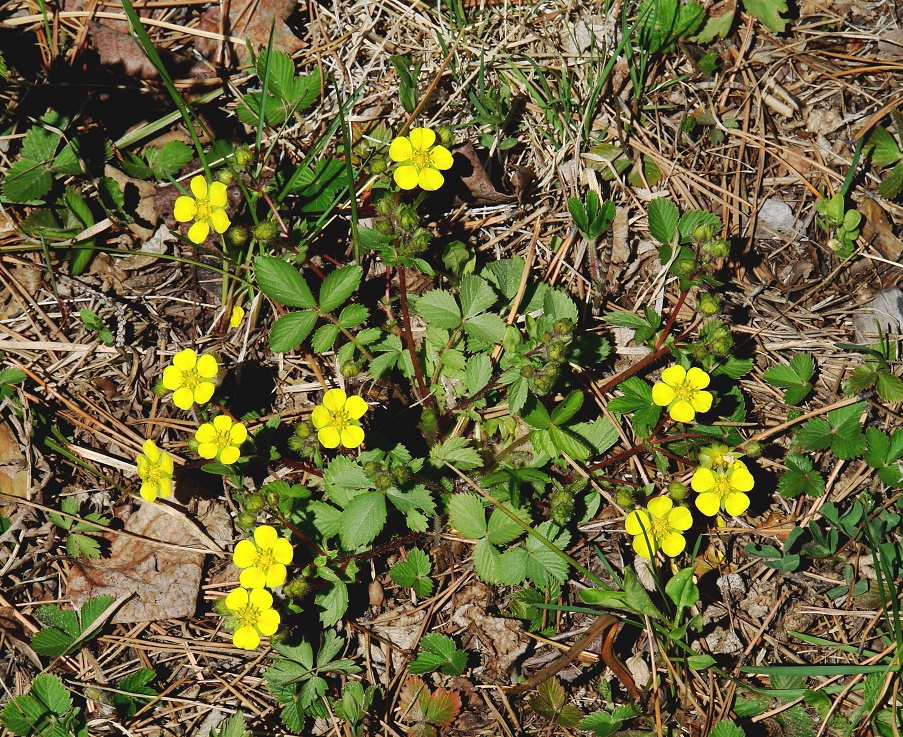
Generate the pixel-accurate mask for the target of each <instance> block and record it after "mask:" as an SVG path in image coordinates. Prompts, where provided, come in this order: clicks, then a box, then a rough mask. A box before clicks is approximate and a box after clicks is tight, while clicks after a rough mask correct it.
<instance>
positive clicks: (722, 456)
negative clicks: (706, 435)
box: [699, 443, 743, 471]
mask: <svg viewBox="0 0 903 737" xmlns="http://www.w3.org/2000/svg"><path fill="white" fill-rule="evenodd" d="M742 456H743V454H742V453H739V452H737V451H735V450H731V449H730V448H728V447H727V446H726V445H720V444H718V443H715V444H714V445H710V446H708V447H707V448H703V449H702V450H700V451H699V465H700V466H702V467H703V468H711V469H712V470H714V471H723V470H724V469H726V468H730V466H731V465H732V464H733V463H734V461H737V460H739V459H740V458H741V457H742Z"/></svg>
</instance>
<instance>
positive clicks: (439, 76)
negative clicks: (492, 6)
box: [398, 28, 464, 136]
mask: <svg viewBox="0 0 903 737" xmlns="http://www.w3.org/2000/svg"><path fill="white" fill-rule="evenodd" d="M463 36H464V29H463V28H462V29H461V31H460V32H459V33H458V37H457V38H456V39H455V42H454V43H453V44H452V46H451V48H450V49H449V51H448V56H446V57H445V58H444V59H443V60H442V64H440V65H439V69H438V71H437V72H436V76H435V78H434V79H433V81H432V82H430V85H429V87H427V88H426V91H425V92H424V93H423V97H422V98H420V102H418V103H417V107H415V108H414V112H412V113H411V117H409V118H408V119H407V121H406V122H405V124H404V125H403V126H401V130H400V131H398V135H399V136H403V135H404V134H405V133H406V132H407V130H408V128H410V127H411V123H413V122H414V119H415V118H416V117H417V116H418V115H420V113H421V112H423V108H424V107H426V104H427V103H428V102H429V100H430V97H432V96H433V92H435V91H436V86H437V85H438V84H439V80H440V79H442V73H443V72H444V71H445V69H446V67H447V66H448V64H449V62H450V61H451V59H452V57H453V56H454V55H455V52H456V51H457V50H458V44H459V43H461V38H462V37H463Z"/></svg>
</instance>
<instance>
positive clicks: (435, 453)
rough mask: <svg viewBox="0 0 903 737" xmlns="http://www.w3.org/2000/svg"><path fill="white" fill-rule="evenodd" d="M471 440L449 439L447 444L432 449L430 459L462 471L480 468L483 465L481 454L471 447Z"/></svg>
mask: <svg viewBox="0 0 903 737" xmlns="http://www.w3.org/2000/svg"><path fill="white" fill-rule="evenodd" d="M471 442H472V441H471V440H470V438H449V439H448V440H446V441H445V442H443V443H441V444H439V445H435V446H433V447H432V448H430V458H432V459H433V460H435V461H438V462H445V463H448V464H449V465H450V466H454V467H455V468H458V469H460V470H462V471H468V470H470V469H473V468H479V467H480V466H482V465H483V459H482V458H481V457H480V454H479V453H478V452H477V451H476V450H475V449H474V448H472V447H471V445H470V444H471Z"/></svg>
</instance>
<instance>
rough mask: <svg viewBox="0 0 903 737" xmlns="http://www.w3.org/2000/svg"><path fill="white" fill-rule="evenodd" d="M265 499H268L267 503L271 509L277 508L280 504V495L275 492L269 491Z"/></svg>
mask: <svg viewBox="0 0 903 737" xmlns="http://www.w3.org/2000/svg"><path fill="white" fill-rule="evenodd" d="M264 498H265V499H266V503H267V504H269V505H270V506H271V507H275V506H276V505H277V504H279V494H277V493H276V492H275V491H272V490H271V491H268V492H267V493H266V495H265V497H264Z"/></svg>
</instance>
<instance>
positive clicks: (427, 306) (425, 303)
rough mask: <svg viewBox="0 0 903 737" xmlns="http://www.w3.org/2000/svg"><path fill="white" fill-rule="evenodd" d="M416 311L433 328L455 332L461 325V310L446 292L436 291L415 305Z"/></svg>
mask: <svg viewBox="0 0 903 737" xmlns="http://www.w3.org/2000/svg"><path fill="white" fill-rule="evenodd" d="M414 311H415V312H416V313H417V314H418V315H420V317H422V318H423V319H424V320H426V321H427V323H429V324H430V325H431V326H433V327H437V328H442V329H443V330H454V329H455V328H457V327H459V326H460V325H461V310H460V308H459V307H458V303H457V302H456V301H455V298H454V297H453V296H452V295H451V294H450V293H449V292H446V291H443V290H441V289H434V290H433V291H431V292H427V293H426V294H424V295H423V296H422V297H420V298H419V299H417V300H416V302H415V303H414Z"/></svg>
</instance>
